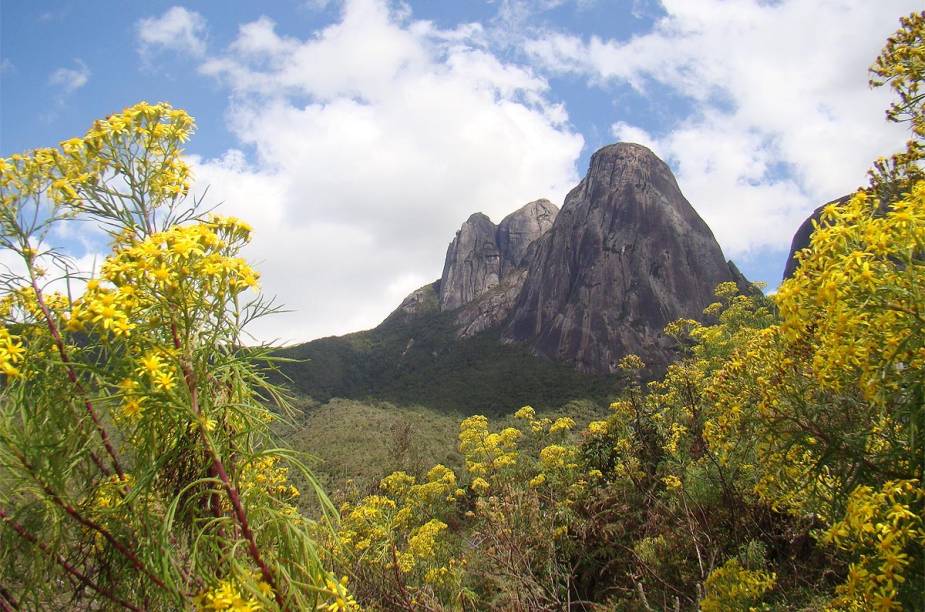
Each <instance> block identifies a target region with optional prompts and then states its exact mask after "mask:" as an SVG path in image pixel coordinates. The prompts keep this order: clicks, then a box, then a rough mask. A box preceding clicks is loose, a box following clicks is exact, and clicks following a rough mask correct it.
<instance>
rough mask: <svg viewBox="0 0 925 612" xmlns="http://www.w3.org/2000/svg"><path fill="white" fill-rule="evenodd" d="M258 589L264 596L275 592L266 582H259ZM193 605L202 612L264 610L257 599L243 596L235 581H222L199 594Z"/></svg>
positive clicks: (249, 611) (251, 611)
mask: <svg viewBox="0 0 925 612" xmlns="http://www.w3.org/2000/svg"><path fill="white" fill-rule="evenodd" d="M257 587H258V588H259V589H260V590H261V592H263V594H264V595H270V594H272V592H273V590H272V589H271V588H270V585H268V584H267V583H266V582H262V581H261V582H258V584H257ZM193 603H194V605H195V606H196V609H197V610H199V611H200V612H206V611H208V610H222V611H227V612H257V611H258V610H263V606H262V605H260V602H259V601H258V600H257V598H256V597H253V596H250V597H248V596H246V595H243V594H242V593H241V586H240V585H239V584H238V583H237V582H236V581H234V580H222V581H221V582H219V583H218V585H217V586H216V587H215V588H213V589H209V590H207V591H204V592H203V593H201V594H199V595H198V596H197V597H196V598H195V599H194V601H193Z"/></svg>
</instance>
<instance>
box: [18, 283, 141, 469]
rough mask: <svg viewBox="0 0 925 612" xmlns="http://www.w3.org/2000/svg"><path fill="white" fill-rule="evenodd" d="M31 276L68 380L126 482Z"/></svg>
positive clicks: (106, 436)
mask: <svg viewBox="0 0 925 612" xmlns="http://www.w3.org/2000/svg"><path fill="white" fill-rule="evenodd" d="M29 275H30V277H31V278H32V290H33V291H35V299H36V301H37V302H38V305H39V308H40V309H41V311H42V315H43V316H44V317H45V323H46V324H47V326H48V331H49V332H50V333H51V337H52V339H53V340H54V342H55V347H57V349H58V355H60V356H61V361H62V363H64V365H65V368H66V369H67V377H68V380H70V381H71V383H73V385H74V387H75V388H76V389H77V392H78V394H80V395H81V396H82V397H83V398H84V408H85V409H86V410H87V413H88V414H89V415H90V418H91V419H93V424H94V425H96V431H97V433H99V435H100V439H101V440H102V441H103V446H104V447H105V448H106V452H107V453H108V454H109V457H110V459H112V466H113V468H114V469H115V470H116V474H118V475H119V478H120V480H123V481H124V480H125V472H124V471H123V470H122V464H121V463H120V462H119V457H118V455H117V454H116V450H115V448H113V446H112V442H110V440H109V434H108V433H107V432H106V428H105V427H103V423H102V422H101V421H100V418H99V415H97V414H96V410H95V409H94V408H93V403H92V402H91V401H90V400H89V398H88V396H87V392H86V390H84V388H83V385H82V384H80V380H79V379H78V378H77V372H75V371H74V366H73V365H71V360H70V358H69V357H68V354H67V349H65V348H64V340H62V339H61V333H60V331H58V326H57V325H56V324H55V322H54V319H53V318H52V316H51V311H50V310H49V309H48V305H47V304H46V303H45V298H44V297H43V296H42V290H41V288H39V284H38V279H37V278H36V277H35V275H34V274H33V273H32V266H31V265H30V266H29Z"/></svg>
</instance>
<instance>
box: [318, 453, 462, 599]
mask: <svg viewBox="0 0 925 612" xmlns="http://www.w3.org/2000/svg"><path fill="white" fill-rule="evenodd" d="M379 486H380V489H382V491H383V492H384V493H385V494H386V495H369V496H367V497H365V498H363V499H362V500H360V501H359V503H357V504H356V505H351V504H350V503H345V504H344V505H343V506H341V517H342V519H341V525H340V529H339V530H338V532H337V536H338V537H337V540H336V542H335V543H334V548H335V550H336V551H339V553H340V554H343V555H345V556H346V558H348V559H353V560H354V561H352V563H358V564H360V565H361V566H362V567H364V568H366V569H367V570H375V571H377V572H380V573H381V574H382V575H383V576H391V575H393V572H394V570H395V569H398V571H400V572H401V573H402V574H412V573H413V574H414V575H416V576H417V577H418V578H420V579H423V580H424V581H425V582H426V583H428V584H430V585H431V586H439V587H448V585H451V584H453V583H454V581H455V580H456V579H457V578H458V573H457V572H456V571H455V570H454V569H452V568H451V565H453V564H452V563H450V561H452V560H451V559H447V558H446V557H447V555H446V552H447V547H446V546H445V545H444V543H443V539H444V538H445V537H446V534H445V532H446V530H447V524H446V523H445V522H444V521H442V520H440V519H438V518H435V517H436V516H439V515H441V514H443V513H446V512H447V511H448V510H449V509H452V508H453V507H454V506H455V502H456V500H457V498H458V497H459V494H460V492H461V491H460V490H458V489H457V488H456V474H454V473H453V471H452V470H450V469H449V468H447V467H445V466H443V465H436V466H434V467H433V468H431V469H430V471H429V472H428V473H427V476H426V478H425V481H424V482H421V483H418V482H417V479H416V478H414V477H413V476H411V475H409V474H407V473H405V472H394V473H392V474H390V475H389V476H386V477H385V478H383V479H382V481H381V482H380V484H379ZM462 495H463V496H464V495H465V492H462ZM427 576H430V579H429V580H428V579H427V578H426V577H427Z"/></svg>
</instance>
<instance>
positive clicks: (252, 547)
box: [170, 323, 289, 610]
mask: <svg viewBox="0 0 925 612" xmlns="http://www.w3.org/2000/svg"><path fill="white" fill-rule="evenodd" d="M170 331H171V335H172V336H173V345H174V348H175V349H178V350H179V349H180V347H181V344H180V336H179V333H178V331H177V325H176V323H171V325H170ZM181 360H182V357H181ZM181 368H182V369H183V379H184V380H185V381H186V386H187V388H188V389H189V393H190V405H191V407H192V409H193V413H194V414H195V415H196V416H197V417H201V416H202V412H201V410H200V408H199V390H198V386H197V384H196V375H195V373H194V372H193V370H192V368H191V367H190V365H189V363H187V362H186V361H185V360H182V361H181ZM199 433H200V436H201V437H202V442H203V444H204V445H205V447H206V451H207V452H208V453H209V457H210V458H211V459H212V468H211V470H212V472H213V473H214V474H215V475H216V476H218V478H219V480H221V481H222V485H223V486H224V488H225V492H226V493H227V494H228V500H229V501H230V502H231V507H232V509H233V510H234V517H235V520H237V522H238V526H239V527H240V528H241V535H242V536H243V537H244V539H245V540H246V541H247V552H248V554H250V556H251V559H253V560H254V563H256V564H257V567H259V568H260V574H261V576H262V577H263V580H264V582H266V583H267V584H268V585H270V588H272V589H273V596H274V598H275V599H276V603H277V604H278V605H279V607H280V609H281V610H288V609H289V607H288V606H287V605H286V601H285V600H284V599H283V595H282V593H281V592H280V590H279V587H278V585H277V583H276V579H275V578H274V576H273V572H271V571H270V567H269V566H268V565H267V563H266V561H264V559H263V557H262V556H261V554H260V549H259V548H258V547H257V539H256V537H255V536H254V532H253V531H251V528H250V524H249V523H248V520H247V513H246V512H245V511H244V506H243V505H242V504H241V496H240V495H239V494H238V490H237V488H235V486H234V485H233V484H232V483H231V479H230V478H228V473H227V472H226V471H225V465H224V464H223V463H222V460H221V459H220V458H219V456H218V453H217V452H216V451H215V447H213V446H212V443H211V441H210V440H209V437H208V435H207V434H206V430H205V427H204V425H202V424H200V427H199Z"/></svg>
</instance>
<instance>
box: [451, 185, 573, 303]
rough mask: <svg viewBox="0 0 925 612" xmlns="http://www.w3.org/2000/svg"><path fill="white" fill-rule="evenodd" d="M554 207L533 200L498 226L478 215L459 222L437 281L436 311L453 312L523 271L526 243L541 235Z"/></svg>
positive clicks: (527, 245)
mask: <svg viewBox="0 0 925 612" xmlns="http://www.w3.org/2000/svg"><path fill="white" fill-rule="evenodd" d="M558 211H559V210H558V208H556V206H555V205H553V204H552V203H551V202H549V201H548V200H537V201H535V202H530V203H529V204H526V205H524V206H523V207H521V208H519V209H518V210H516V211H514V212H512V213H511V214H509V215H508V216H506V217H505V218H504V219H502V221H501V223H500V224H499V225H497V226H496V225H495V224H494V223H492V222H491V219H489V218H488V217H486V216H485V215H484V214H482V213H475V214H474V215H472V216H470V217H469V219H468V220H467V221H466V222H465V223H463V225H462V227H461V228H459V231H458V232H456V237H455V238H453V241H452V242H451V243H450V246H449V248H447V252H446V260H445V261H444V264H443V276H442V277H441V279H440V309H441V310H455V309H457V308H459V307H461V306H464V305H466V304H469V303H470V302H472V301H473V300H475V299H476V298H478V297H479V296H481V295H482V294H483V293H485V292H486V291H488V290H490V289H492V288H494V287H496V286H497V285H498V284H500V283H501V282H502V280H503V279H504V278H505V277H506V276H507V275H509V274H511V273H512V272H514V271H516V270H518V269H521V268H523V264H524V258H525V256H526V255H527V252H528V249H529V246H530V244H531V243H532V242H533V241H535V240H536V239H537V238H539V237H540V236H541V235H543V234H544V233H545V232H546V231H547V230H548V229H549V228H550V227H552V223H553V220H554V219H555V218H556V214H557V213H558Z"/></svg>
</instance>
